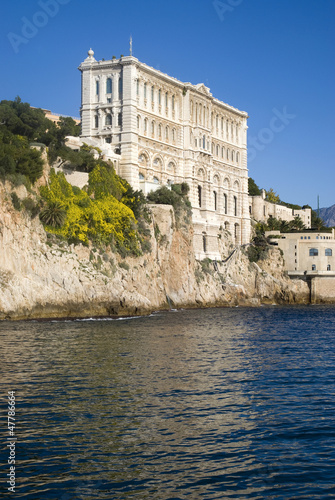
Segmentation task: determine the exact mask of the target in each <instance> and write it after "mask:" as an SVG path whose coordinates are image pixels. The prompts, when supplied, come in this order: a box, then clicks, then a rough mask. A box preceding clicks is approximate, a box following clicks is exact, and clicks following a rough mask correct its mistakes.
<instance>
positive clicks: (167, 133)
mask: <svg viewBox="0 0 335 500" xmlns="http://www.w3.org/2000/svg"><path fill="white" fill-rule="evenodd" d="M165 140H166V141H168V140H169V127H165Z"/></svg>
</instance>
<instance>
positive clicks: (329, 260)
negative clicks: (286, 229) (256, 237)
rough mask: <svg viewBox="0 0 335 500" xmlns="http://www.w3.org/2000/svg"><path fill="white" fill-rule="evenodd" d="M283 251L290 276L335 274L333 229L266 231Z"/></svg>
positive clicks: (334, 238)
mask: <svg viewBox="0 0 335 500" xmlns="http://www.w3.org/2000/svg"><path fill="white" fill-rule="evenodd" d="M265 235H266V236H270V238H271V241H272V242H273V243H278V247H279V248H280V249H281V250H282V251H283V253H284V260H285V269H286V271H288V273H289V274H290V275H292V276H299V275H305V276H306V275H307V276H315V275H320V276H322V275H324V276H331V275H332V276H335V231H334V229H332V231H331V232H323V231H321V232H317V231H304V232H301V233H293V232H292V233H280V232H279V231H266V232H265Z"/></svg>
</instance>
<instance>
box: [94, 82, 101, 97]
mask: <svg viewBox="0 0 335 500" xmlns="http://www.w3.org/2000/svg"><path fill="white" fill-rule="evenodd" d="M99 90H100V85H99V80H97V81H96V82H95V93H96V95H99Z"/></svg>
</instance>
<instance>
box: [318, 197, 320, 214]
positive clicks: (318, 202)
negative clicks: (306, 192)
mask: <svg viewBox="0 0 335 500" xmlns="http://www.w3.org/2000/svg"><path fill="white" fill-rule="evenodd" d="M318 217H320V196H319V195H318Z"/></svg>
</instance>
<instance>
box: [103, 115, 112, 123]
mask: <svg viewBox="0 0 335 500" xmlns="http://www.w3.org/2000/svg"><path fill="white" fill-rule="evenodd" d="M105 124H106V125H112V115H110V114H108V115H106V119H105Z"/></svg>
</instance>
